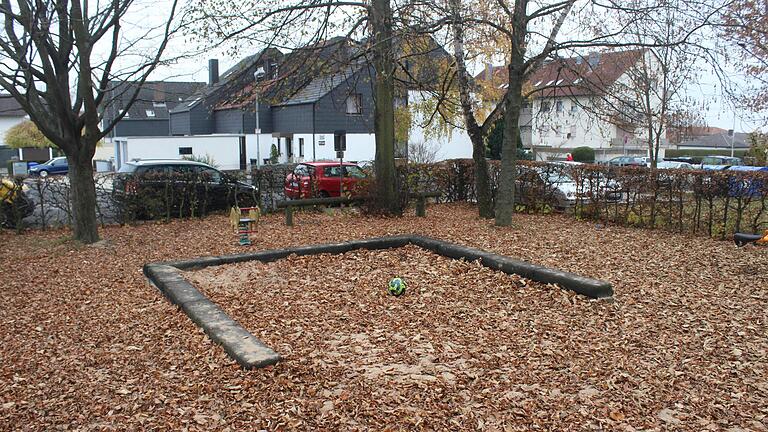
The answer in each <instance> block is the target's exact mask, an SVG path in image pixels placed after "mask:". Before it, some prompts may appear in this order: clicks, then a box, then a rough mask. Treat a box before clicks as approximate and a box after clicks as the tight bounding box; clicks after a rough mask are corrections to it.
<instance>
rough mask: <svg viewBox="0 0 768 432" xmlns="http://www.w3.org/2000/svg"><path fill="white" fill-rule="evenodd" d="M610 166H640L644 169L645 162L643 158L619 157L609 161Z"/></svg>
mask: <svg viewBox="0 0 768 432" xmlns="http://www.w3.org/2000/svg"><path fill="white" fill-rule="evenodd" d="M608 165H610V166H621V167H623V166H638V167H644V166H645V161H644V160H643V158H640V157H634V156H618V157H615V158H613V159H611V160H609V161H608Z"/></svg>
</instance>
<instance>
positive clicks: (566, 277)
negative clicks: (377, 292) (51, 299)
mask: <svg viewBox="0 0 768 432" xmlns="http://www.w3.org/2000/svg"><path fill="white" fill-rule="evenodd" d="M408 244H413V245H416V246H419V247H421V248H424V249H427V250H430V251H432V252H435V253H437V254H439V255H443V256H445V257H448V258H453V259H463V260H467V261H479V262H480V263H481V264H482V265H484V266H486V267H489V268H492V269H495V270H500V271H503V272H504V273H507V274H518V275H520V276H522V277H525V278H528V279H531V280H534V281H537V282H542V283H554V284H558V285H560V286H561V287H562V288H564V289H568V290H571V291H574V292H576V293H578V294H582V295H585V296H587V297H590V298H594V299H603V298H610V297H612V296H613V287H612V285H611V284H610V283H609V282H606V281H602V280H598V279H592V278H588V277H584V276H581V275H578V274H575V273H570V272H564V271H560V270H557V269H553V268H549V267H544V266H540V265H537V264H531V263H529V262H525V261H519V260H515V259H512V258H510V257H507V256H504V255H499V254H495V253H492V252H488V251H484V250H482V249H475V248H470V247H466V246H461V245H457V244H455V243H450V242H447V241H444V240H438V239H434V238H430V237H424V236H420V235H402V236H388V237H378V238H371V239H365V240H353V241H348V242H342V243H329V244H319V245H311V246H298V247H291V248H286V249H274V250H265V251H259V252H249V253H242V254H235V255H222V256H206V257H199V258H193V259H188V260H179V261H167V262H158V263H150V264H146V265H145V266H144V275H146V277H147V278H148V279H149V280H150V282H151V283H152V284H153V285H154V286H155V287H157V289H158V290H159V291H160V292H161V293H162V294H163V295H164V296H165V297H166V298H168V300H169V301H170V302H171V303H173V304H175V305H177V306H178V307H179V308H181V310H182V311H184V313H186V314H187V316H189V318H190V319H191V320H192V321H193V322H194V323H195V324H197V325H198V326H199V327H200V328H202V329H203V330H204V331H205V333H206V334H207V335H208V337H210V338H211V340H213V341H214V342H216V343H218V344H220V345H221V346H222V347H223V348H224V350H225V351H226V352H227V354H228V355H229V356H230V357H231V358H232V359H233V360H235V361H237V363H238V364H240V366H242V367H243V368H245V369H253V368H261V367H266V366H270V365H274V364H275V363H277V362H278V361H280V360H281V357H280V354H278V353H276V352H275V351H273V350H272V349H271V348H269V347H268V346H266V345H265V344H264V343H263V342H261V341H260V340H259V339H257V338H256V337H255V336H254V335H253V334H251V333H250V332H248V330H246V329H245V328H243V327H242V326H241V325H240V324H238V323H237V322H236V321H235V320H233V319H232V318H231V317H230V316H228V315H227V314H226V313H225V312H224V311H223V310H222V309H221V308H219V306H217V305H216V304H215V303H213V302H212V301H210V299H208V298H207V297H206V296H205V295H203V294H202V293H201V292H200V291H199V290H198V289H197V288H195V287H194V286H193V285H192V284H190V283H189V282H188V281H187V280H186V279H184V277H183V276H182V275H181V272H182V271H184V270H192V269H200V268H205V267H210V266H217V265H223V264H232V263H238V262H245V261H261V262H271V261H275V260H279V259H283V258H285V257H287V256H289V255H299V256H301V255H317V254H324V253H332V254H342V253H345V252H350V251H353V250H359V249H368V250H376V249H392V248H399V247H403V246H405V245H408Z"/></svg>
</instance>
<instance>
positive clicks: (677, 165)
mask: <svg viewBox="0 0 768 432" xmlns="http://www.w3.org/2000/svg"><path fill="white" fill-rule="evenodd" d="M656 168H658V169H694V166H693V165H691V164H689V163H688V162H675V161H661V162H658V163H656Z"/></svg>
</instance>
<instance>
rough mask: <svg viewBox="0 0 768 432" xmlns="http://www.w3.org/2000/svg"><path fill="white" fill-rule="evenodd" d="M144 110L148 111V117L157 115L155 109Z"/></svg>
mask: <svg viewBox="0 0 768 432" xmlns="http://www.w3.org/2000/svg"><path fill="white" fill-rule="evenodd" d="M144 112H146V113H147V117H154V116H155V110H145V111H144Z"/></svg>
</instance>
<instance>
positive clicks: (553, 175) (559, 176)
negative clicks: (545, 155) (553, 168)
mask: <svg viewBox="0 0 768 432" xmlns="http://www.w3.org/2000/svg"><path fill="white" fill-rule="evenodd" d="M543 177H544V178H545V179H546V180H547V181H548V182H549V183H573V179H572V178H571V177H570V176H569V175H568V174H565V173H561V172H550V173H544V174H543Z"/></svg>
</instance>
